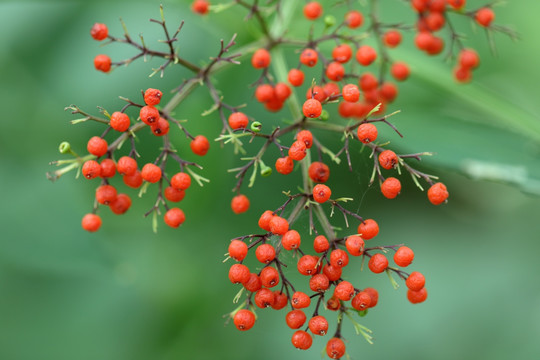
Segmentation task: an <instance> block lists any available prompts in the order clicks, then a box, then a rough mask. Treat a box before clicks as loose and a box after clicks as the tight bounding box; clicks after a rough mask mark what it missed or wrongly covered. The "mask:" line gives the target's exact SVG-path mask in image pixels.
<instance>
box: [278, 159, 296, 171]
mask: <svg viewBox="0 0 540 360" xmlns="http://www.w3.org/2000/svg"><path fill="white" fill-rule="evenodd" d="M293 169H294V163H293V160H292V159H291V158H290V157H288V156H285V157H282V158H278V159H277V160H276V171H277V172H278V173H280V174H283V175H287V174H290V173H291V172H292V171H293Z"/></svg>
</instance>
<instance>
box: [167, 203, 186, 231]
mask: <svg viewBox="0 0 540 360" xmlns="http://www.w3.org/2000/svg"><path fill="white" fill-rule="evenodd" d="M163 220H165V224H167V225H169V226H170V227H172V228H177V227H179V226H180V225H182V224H183V223H184V221H185V220H186V215H184V212H183V211H182V210H180V209H179V208H170V209H169V210H167V212H166V213H165V216H164V217H163Z"/></svg>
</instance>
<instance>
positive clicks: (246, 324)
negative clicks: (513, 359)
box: [195, 1, 255, 331]
mask: <svg viewBox="0 0 540 360" xmlns="http://www.w3.org/2000/svg"><path fill="white" fill-rule="evenodd" d="M195 2H198V1H195ZM233 321H234V326H236V328H237V329H238V330H240V331H246V330H249V329H251V328H252V327H253V325H255V314H253V313H252V312H251V311H250V310H246V309H241V310H238V312H237V313H236V314H234V318H233Z"/></svg>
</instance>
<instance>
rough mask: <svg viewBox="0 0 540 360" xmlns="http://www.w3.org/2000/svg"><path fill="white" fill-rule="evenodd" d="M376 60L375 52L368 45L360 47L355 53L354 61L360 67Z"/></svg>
mask: <svg viewBox="0 0 540 360" xmlns="http://www.w3.org/2000/svg"><path fill="white" fill-rule="evenodd" d="M376 58H377V52H376V51H375V49H373V48H372V47H371V46H369V45H362V46H360V47H359V48H358V51H356V61H358V63H359V64H360V65H362V66H368V65H370V64H371V63H372V62H374V61H375V59H376Z"/></svg>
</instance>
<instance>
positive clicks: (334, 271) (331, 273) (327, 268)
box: [323, 264, 343, 281]
mask: <svg viewBox="0 0 540 360" xmlns="http://www.w3.org/2000/svg"><path fill="white" fill-rule="evenodd" d="M342 273H343V270H341V267H339V266H332V265H328V264H326V265H324V267H323V274H324V275H326V277H327V278H328V280H330V281H338V280H339V278H340V277H341V274H342Z"/></svg>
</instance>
